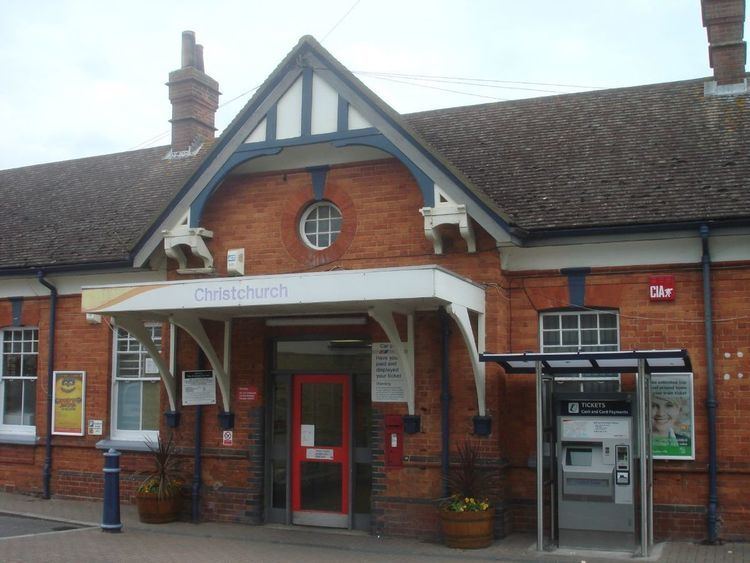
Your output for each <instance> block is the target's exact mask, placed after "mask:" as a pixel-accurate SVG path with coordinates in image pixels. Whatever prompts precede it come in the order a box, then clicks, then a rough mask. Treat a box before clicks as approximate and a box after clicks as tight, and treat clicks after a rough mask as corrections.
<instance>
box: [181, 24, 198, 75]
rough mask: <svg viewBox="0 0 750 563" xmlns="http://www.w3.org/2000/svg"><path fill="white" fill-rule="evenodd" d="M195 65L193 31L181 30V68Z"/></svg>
mask: <svg viewBox="0 0 750 563" xmlns="http://www.w3.org/2000/svg"><path fill="white" fill-rule="evenodd" d="M191 66H195V32H194V31H183V32H182V68H188V67H191Z"/></svg>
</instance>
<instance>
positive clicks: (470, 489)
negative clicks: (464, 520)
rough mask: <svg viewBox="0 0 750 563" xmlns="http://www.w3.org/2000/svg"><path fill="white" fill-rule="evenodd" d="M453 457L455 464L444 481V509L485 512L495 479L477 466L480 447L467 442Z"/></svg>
mask: <svg viewBox="0 0 750 563" xmlns="http://www.w3.org/2000/svg"><path fill="white" fill-rule="evenodd" d="M456 457H457V460H458V462H457V463H456V464H455V465H454V466H453V467H451V470H450V472H449V474H448V477H447V479H446V482H447V484H448V491H449V493H450V497H449V498H448V499H445V500H444V502H443V503H442V505H443V507H444V508H445V509H446V510H451V511H453V512H464V511H472V512H473V511H478V510H487V509H488V508H489V500H488V497H489V495H490V494H491V492H492V489H493V487H494V486H495V484H496V483H497V477H496V475H495V474H494V473H493V472H492V471H491V470H490V469H488V468H486V467H482V466H481V465H480V463H479V458H480V456H479V445H478V444H477V443H476V442H472V441H469V440H466V441H465V442H463V443H462V444H459V446H458V449H457V450H456Z"/></svg>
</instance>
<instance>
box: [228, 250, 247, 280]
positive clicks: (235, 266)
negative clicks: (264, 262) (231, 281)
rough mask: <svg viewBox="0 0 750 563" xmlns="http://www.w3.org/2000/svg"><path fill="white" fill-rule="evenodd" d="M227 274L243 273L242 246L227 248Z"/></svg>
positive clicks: (238, 274) (240, 274) (243, 258)
mask: <svg viewBox="0 0 750 563" xmlns="http://www.w3.org/2000/svg"><path fill="white" fill-rule="evenodd" d="M227 274H229V275H230V276H244V275H245V249H244V248H230V249H229V250H227Z"/></svg>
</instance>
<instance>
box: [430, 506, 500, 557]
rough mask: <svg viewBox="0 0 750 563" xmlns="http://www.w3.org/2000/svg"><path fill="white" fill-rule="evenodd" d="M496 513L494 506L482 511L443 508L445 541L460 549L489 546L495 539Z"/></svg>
mask: <svg viewBox="0 0 750 563" xmlns="http://www.w3.org/2000/svg"><path fill="white" fill-rule="evenodd" d="M494 515H495V511H494V510H493V509H492V508H490V509H489V510H483V511H480V512H451V511H449V510H441V511H440V521H441V523H442V528H443V543H445V545H447V546H448V547H457V548H460V549H479V548H482V547H489V546H490V545H491V544H492V540H493V539H494V530H493V528H494V526H493V524H494Z"/></svg>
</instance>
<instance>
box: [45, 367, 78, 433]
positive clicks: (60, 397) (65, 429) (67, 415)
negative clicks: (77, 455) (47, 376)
mask: <svg viewBox="0 0 750 563" xmlns="http://www.w3.org/2000/svg"><path fill="white" fill-rule="evenodd" d="M52 379H53V386H52V433H53V434H59V435H62V436H83V434H84V430H85V426H84V417H85V414H86V372H85V371H56V372H54V373H53V374H52Z"/></svg>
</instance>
